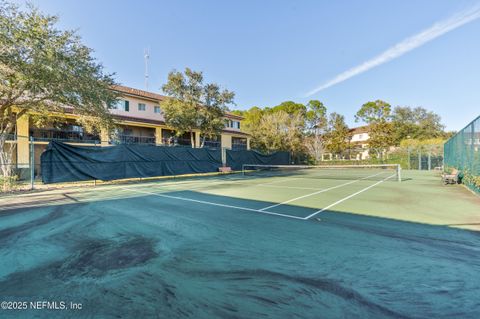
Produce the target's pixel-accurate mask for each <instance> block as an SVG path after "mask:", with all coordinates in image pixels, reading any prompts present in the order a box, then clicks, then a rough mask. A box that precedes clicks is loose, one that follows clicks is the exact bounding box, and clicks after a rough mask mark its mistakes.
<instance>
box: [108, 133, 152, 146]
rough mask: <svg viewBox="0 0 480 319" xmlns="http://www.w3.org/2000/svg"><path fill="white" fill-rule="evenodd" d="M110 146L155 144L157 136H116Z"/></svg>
mask: <svg viewBox="0 0 480 319" xmlns="http://www.w3.org/2000/svg"><path fill="white" fill-rule="evenodd" d="M110 144H155V136H135V135H116V136H115V137H113V138H112V139H111V140H110Z"/></svg>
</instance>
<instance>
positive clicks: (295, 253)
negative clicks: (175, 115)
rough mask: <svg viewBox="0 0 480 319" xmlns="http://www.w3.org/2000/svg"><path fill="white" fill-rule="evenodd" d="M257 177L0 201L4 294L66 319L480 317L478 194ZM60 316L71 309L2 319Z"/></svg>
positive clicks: (390, 172)
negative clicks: (58, 303)
mask: <svg viewBox="0 0 480 319" xmlns="http://www.w3.org/2000/svg"><path fill="white" fill-rule="evenodd" d="M244 173H245V174H229V175H218V176H210V177H198V178H188V179H169V180H162V181H148V182H138V183H123V184H115V185H101V186H96V187H66V188H61V189H54V190H49V191H42V192H37V193H26V194H22V195H16V196H9V197H4V198H0V258H1V260H2V263H1V264H0V290H1V295H2V296H6V297H9V298H7V299H9V300H13V299H18V300H25V299H26V300H39V299H41V300H66V301H69V302H74V303H81V304H82V305H83V307H82V309H81V310H76V311H71V312H69V313H68V317H70V318H77V317H78V318H123V317H125V318H128V317H132V316H133V315H135V316H137V317H139V318H151V317H158V318H258V317H265V318H279V317H282V318H284V317H289V318H319V317H346V318H350V317H361V318H367V317H368V318H425V317H434V318H452V317H462V318H476V317H477V315H478V312H479V310H480V301H479V300H478V296H479V295H480V278H479V276H478V273H479V271H480V262H479V260H480V237H479V233H478V232H477V231H478V230H480V214H479V212H480V199H479V198H478V197H477V196H475V195H473V194H471V193H470V192H469V191H468V190H466V189H465V188H463V187H461V186H452V187H445V186H442V184H441V182H440V180H439V177H438V176H436V175H435V173H432V172H417V171H406V172H402V175H401V179H402V181H401V182H399V181H398V178H399V176H398V173H399V172H398V171H397V170H396V169H395V167H388V166H384V167H368V168H366V169H361V168H357V169H352V168H349V169H339V168H331V169H321V170H320V169H309V168H305V167H303V168H300V167H299V169H295V170H290V169H284V168H282V167H276V168H274V169H272V167H268V168H262V167H254V168H252V167H250V168H249V167H246V169H245V172H244ZM32 314H35V316H36V317H38V318H64V317H65V313H64V312H59V311H42V312H33V313H32V312H22V311H17V312H4V313H2V317H5V318H31V316H32Z"/></svg>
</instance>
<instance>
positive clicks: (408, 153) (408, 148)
mask: <svg viewBox="0 0 480 319" xmlns="http://www.w3.org/2000/svg"><path fill="white" fill-rule="evenodd" d="M407 157H408V166H407V167H408V169H409V170H411V169H412V167H411V165H412V164H411V163H410V146H407Z"/></svg>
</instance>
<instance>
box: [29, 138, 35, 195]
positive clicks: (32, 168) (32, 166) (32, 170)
mask: <svg viewBox="0 0 480 319" xmlns="http://www.w3.org/2000/svg"><path fill="white" fill-rule="evenodd" d="M34 181H35V145H34V144H33V136H30V189H34V186H35V185H34V183H35V182H34Z"/></svg>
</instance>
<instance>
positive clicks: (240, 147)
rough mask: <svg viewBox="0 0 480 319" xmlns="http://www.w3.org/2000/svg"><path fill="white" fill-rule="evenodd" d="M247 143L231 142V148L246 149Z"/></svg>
mask: <svg viewBox="0 0 480 319" xmlns="http://www.w3.org/2000/svg"><path fill="white" fill-rule="evenodd" d="M246 149H247V143H233V144H232V150H246Z"/></svg>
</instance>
